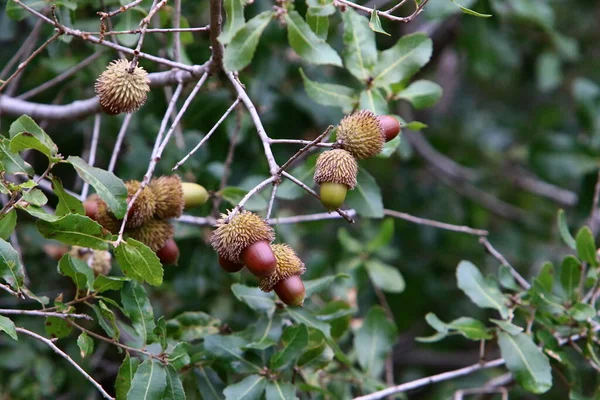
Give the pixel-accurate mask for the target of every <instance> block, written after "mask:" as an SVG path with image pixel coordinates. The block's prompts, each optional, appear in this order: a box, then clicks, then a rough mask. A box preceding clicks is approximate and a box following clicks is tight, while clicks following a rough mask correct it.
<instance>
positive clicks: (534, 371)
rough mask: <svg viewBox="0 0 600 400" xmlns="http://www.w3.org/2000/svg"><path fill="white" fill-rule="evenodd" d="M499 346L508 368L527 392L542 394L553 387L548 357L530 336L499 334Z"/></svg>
mask: <svg viewBox="0 0 600 400" xmlns="http://www.w3.org/2000/svg"><path fill="white" fill-rule="evenodd" d="M498 344H499V345H500V351H501V353H502V357H504V359H505V360H506V366H507V367H508V369H509V370H510V371H511V372H512V373H513V375H514V377H515V378H516V380H517V382H518V383H519V384H520V385H521V386H522V387H523V388H524V389H525V390H527V391H529V392H532V393H537V394H540V393H545V392H546V391H548V389H550V388H551V387H552V373H551V368H550V362H549V361H548V357H546V355H545V354H544V353H543V352H542V350H540V349H539V348H538V347H537V346H536V344H535V343H534V342H533V340H531V338H530V337H529V336H527V335H526V334H524V333H519V334H517V335H515V336H511V335H509V334H508V333H504V332H498Z"/></svg>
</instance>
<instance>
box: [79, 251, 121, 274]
mask: <svg viewBox="0 0 600 400" xmlns="http://www.w3.org/2000/svg"><path fill="white" fill-rule="evenodd" d="M69 254H70V255H71V257H73V258H77V259H79V260H82V261H84V262H85V263H86V264H87V265H88V266H89V267H90V268H91V269H92V270H93V271H94V275H96V276H98V275H108V274H109V273H110V270H111V269H112V256H111V255H110V252H108V251H106V250H93V249H89V248H87V247H79V246H72V247H71V250H70V251H69Z"/></svg>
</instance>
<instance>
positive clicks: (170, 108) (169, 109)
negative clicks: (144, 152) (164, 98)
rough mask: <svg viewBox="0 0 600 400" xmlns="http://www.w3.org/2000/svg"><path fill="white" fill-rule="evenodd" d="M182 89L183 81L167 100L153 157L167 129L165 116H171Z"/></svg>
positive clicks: (173, 120) (173, 119)
mask: <svg viewBox="0 0 600 400" xmlns="http://www.w3.org/2000/svg"><path fill="white" fill-rule="evenodd" d="M205 79H206V78H205ZM182 91H183V83H180V84H179V85H177V87H176V88H175V92H174V93H173V96H171V100H170V101H169V105H168V106H167V111H165V115H164V117H163V119H162V121H161V122H160V128H159V129H158V134H157V135H156V140H155V141H154V147H153V148H152V156H153V157H154V154H155V153H156V152H157V151H158V148H159V147H160V144H161V143H162V139H163V133H164V132H165V129H167V123H168V122H169V119H168V118H167V117H169V116H171V115H172V114H173V111H175V107H177V100H179V96H180V95H181V92H182ZM175 118H177V114H175V116H173V117H172V121H171V123H175Z"/></svg>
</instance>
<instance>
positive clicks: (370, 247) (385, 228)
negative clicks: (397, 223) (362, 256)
mask: <svg viewBox="0 0 600 400" xmlns="http://www.w3.org/2000/svg"><path fill="white" fill-rule="evenodd" d="M393 237H394V219H393V218H386V219H385V220H384V221H383V223H382V224H381V227H380V228H379V232H378V233H377V236H375V237H374V238H373V239H371V240H370V241H369V243H368V244H367V251H368V252H369V253H372V252H374V251H377V250H379V249H380V248H382V247H385V246H387V245H389V244H390V242H391V241H392V239H393Z"/></svg>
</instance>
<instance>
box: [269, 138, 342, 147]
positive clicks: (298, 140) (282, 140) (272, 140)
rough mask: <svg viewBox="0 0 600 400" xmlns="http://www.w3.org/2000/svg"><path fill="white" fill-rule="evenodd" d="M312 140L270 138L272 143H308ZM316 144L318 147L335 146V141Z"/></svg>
mask: <svg viewBox="0 0 600 400" xmlns="http://www.w3.org/2000/svg"><path fill="white" fill-rule="evenodd" d="M310 142H312V140H300V139H270V140H269V143H270V144H304V145H307V144H309V143H310ZM314 146H316V147H333V146H335V143H327V142H325V143H323V142H321V143H315V144H314Z"/></svg>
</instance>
